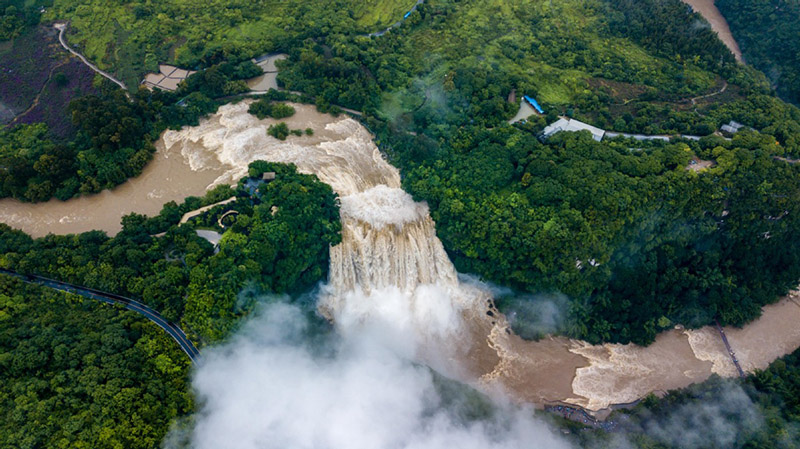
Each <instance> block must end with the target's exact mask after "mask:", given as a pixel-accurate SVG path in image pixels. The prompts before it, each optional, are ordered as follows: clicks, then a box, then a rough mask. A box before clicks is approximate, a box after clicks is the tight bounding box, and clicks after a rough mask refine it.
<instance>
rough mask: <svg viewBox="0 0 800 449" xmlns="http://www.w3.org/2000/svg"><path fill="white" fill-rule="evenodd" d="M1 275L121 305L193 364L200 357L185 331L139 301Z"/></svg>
mask: <svg viewBox="0 0 800 449" xmlns="http://www.w3.org/2000/svg"><path fill="white" fill-rule="evenodd" d="M0 273H4V274H8V275H10V276H14V277H16V278H19V279H21V280H22V281H23V282H27V283H29V284H37V285H42V286H45V287H49V288H52V289H54V290H59V291H63V292H68V293H74V294H76V295H80V296H83V297H84V298H89V299H94V300H97V301H102V302H105V303H108V304H119V305H121V306H122V307H124V308H126V309H128V310H131V311H134V312H136V313H139V314H140V315H143V316H144V317H145V318H147V319H148V320H150V321H152V322H153V323H155V324H156V326H158V327H160V328H161V329H163V330H164V331H165V332H166V333H167V334H169V336H170V337H172V339H173V340H175V341H176V342H177V343H178V345H180V347H181V349H182V350H183V352H185V353H186V355H188V356H189V359H190V360H191V361H192V362H197V360H198V359H199V357H200V351H198V350H197V348H196V347H195V346H194V344H192V342H191V341H190V340H189V338H187V337H186V334H185V333H184V332H183V330H181V328H180V327H178V325H176V324H175V323H171V322H169V321H167V320H166V319H164V317H162V316H161V315H160V314H159V313H158V312H156V311H155V310H153V309H151V308H150V307H147V306H146V305H144V304H142V303H140V302H139V301H136V300H134V299H131V298H127V297H125V296H120V295H115V294H113V293H107V292H102V291H100V290H95V289H93V288H89V287H82V286H79V285H74V284H70V283H67V282H61V281H56V280H53V279H49V278H46V277H43V276H37V275H34V274H22V273H17V272H16V271H13V270H7V269H4V268H0Z"/></svg>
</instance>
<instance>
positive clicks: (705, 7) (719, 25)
mask: <svg viewBox="0 0 800 449" xmlns="http://www.w3.org/2000/svg"><path fill="white" fill-rule="evenodd" d="M683 2H684V3H686V4H688V5H690V6H691V7H692V9H693V10H694V11H695V12H696V13H698V14H700V15H701V16H703V18H705V19H706V20H707V21H708V23H710V24H711V29H712V30H714V31H716V32H717V35H719V39H720V40H721V41H722V43H723V44H725V46H727V47H728V49H730V51H731V53H733V56H735V57H736V60H737V61H739V62H744V58H742V51H741V50H740V49H739V44H738V43H737V42H736V39H734V38H733V33H731V28H730V27H729V26H728V21H727V20H725V17H723V16H722V14H721V13H720V12H719V9H717V5H715V4H714V0H683Z"/></svg>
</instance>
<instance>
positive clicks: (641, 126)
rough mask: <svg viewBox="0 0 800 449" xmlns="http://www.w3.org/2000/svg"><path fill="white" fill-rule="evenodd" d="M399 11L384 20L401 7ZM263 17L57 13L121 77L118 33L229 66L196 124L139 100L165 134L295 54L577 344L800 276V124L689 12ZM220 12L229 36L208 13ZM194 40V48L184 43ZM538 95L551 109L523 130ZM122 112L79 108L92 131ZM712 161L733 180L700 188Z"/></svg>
mask: <svg viewBox="0 0 800 449" xmlns="http://www.w3.org/2000/svg"><path fill="white" fill-rule="evenodd" d="M379 3H380V8H378V7H377V5H376V9H375V10H376V11H377V10H387V8H388V9H391V8H394V7H398V8H399V6H398V5H401V4H402V3H403V2H391V1H388V0H387V1H384V2H379ZM148 5H149V4H148ZM263 7H264V5H262V4H260V3H259V4H257V5H251V7H250V8H246V7H244V5H239V4H237V3H235V2H234V3H231V2H225V4H224V6H223V4H221V3H216V2H211V3H208V4H204V5H203V6H201V7H199V8H196V9H191V10H190V9H188V6H187V5H185V4H182V3H180V2H162V3H161V4H158V5H155V4H153V5H149V6H143V7H139V6H136V5H133V4H129V5H127V6H125V7H123V8H122V9H121V10H122V11H121V12H119V13H117V12H116V11H114V10H113V8H110V6H109V5H107V4H106V3H105V2H100V1H90V0H85V1H62V2H56V4H55V5H54V8H53V9H52V10H51V11H50V12H48V15H49V16H51V17H55V16H59V17H64V18H70V19H71V20H72V29H74V30H75V33H76V34H75V35H73V36H71V39H72V40H73V41H75V42H78V43H80V44H81V47H82V48H83V50H84V51H86V52H87V54H89V55H90V56H93V57H95V58H96V59H97V60H99V61H101V62H103V61H104V62H105V63H107V64H109V65H111V66H113V67H114V68H115V69H118V70H123V71H124V70H127V69H125V68H124V63H122V61H119V62H115V61H117V58H121V59H124V60H125V61H137V60H140V59H137V58H133V57H128V56H123V55H124V54H125V53H124V52H120V51H115V52H109V51H108V49H109V48H110V47H109V46H108V42H110V39H111V38H110V37H109V34H108V33H106V31H108V32H109V33H111V31H114V30H117V31H119V32H120V33H121V34H119V35H118V39H120V40H119V41H118V42H119V44H120V45H121V46H120V47H119V48H120V49H121V48H124V45H123V44H124V43H125V42H129V41H130V42H134V41H136V40H135V39H134V37H133V35H130V34H126V33H125V32H122V31H124V30H132V31H131V32H132V33H144V32H145V30H147V31H148V33H149V34H148V36H147V37H146V38H145V37H142V38H141V39H144V41H143V42H151V43H152V45H151V44H147V45H144V46H140V47H141V48H145V49H146V48H149V47H148V46H150V47H151V48H162V49H163V48H167V47H169V48H172V50H174V54H172V53H158V55H157V56H158V58H159V60H161V59H160V58H163V57H169V58H170V59H174V60H176V61H178V62H179V63H184V64H188V65H190V66H193V65H195V64H198V65H200V66H203V65H205V66H208V67H210V69H208V70H206V71H203V72H200V73H199V74H197V75H195V76H194V77H192V78H190V80H189V82H187V83H186V85H185V86H184V87H183V88H182V89H183V91H182V92H180V94H181V95H186V94H187V93H189V92H192V91H194V93H192V95H194V96H196V97H197V98H196V100H197V101H196V103H197V104H199V105H200V106H199V107H197V108H196V109H195V110H196V113H195V114H192V115H191V116H190V117H189V118H183V117H178V118H177V119H174V118H170V117H171V116H170V114H172V112H170V111H173V110H174V111H178V112H183V111H184V109H185V108H180V107H178V108H174V107H170V106H169V105H170V104H171V103H170V101H172V102H175V101H176V100H175V99H172V100H169V99H170V98H173V97H170V96H169V95H168V94H167V95H165V94H157V95H150V94H148V95H145V94H140V95H139V96H137V101H136V102H135V103H134V106H136V107H138V108H141V110H142V111H144V113H143V114H140V116H141V117H142V119H141V120H139V121H135V122H132V123H134V124H136V123H141V125H137V126H141V127H142V129H143V130H144V131H145V132H150V133H151V136H154V134H155V133H156V132H158V130H160V129H163V128H164V127H165V126H167V125H171V124H182V123H187V122H189V121H191V120H196V117H197V116H199V115H201V114H202V113H204V112H207V111H209V110H213V107H214V104H213V102H212V101H211V100H210V99H211V98H214V97H217V96H220V95H224V94H225V93H226V92H236V90H235V89H234V90H228V87H229V86H230V87H231V88H232V89H233V86H235V81H233V80H235V79H238V78H237V77H235V76H233V77H231V76H230V75H229V77H228V78H225V77H222V78H221V79H222V81H223V82H222V83H220V82H218V79H219V77H217V76H216V75H215V74H216V73H220V72H222V73H225V72H224V71H223V70H221V69H218V68H215V67H218V66H217V65H214V64H231V63H237V62H238V61H242V60H244V59H245V58H247V57H250V56H254V55H257V54H260V53H263V52H267V51H285V52H288V54H289V59H288V60H287V61H286V62H284V63H282V64H281V68H282V70H281V73H280V74H279V82H280V83H282V84H283V85H284V86H285V87H286V88H289V89H291V90H298V91H302V92H304V93H305V94H308V95H310V96H313V97H315V98H316V101H317V103H318V104H319V105H321V106H323V107H324V106H326V105H328V104H338V105H342V106H348V107H353V108H357V109H361V110H364V112H365V113H366V115H365V120H364V121H365V123H366V124H367V126H368V127H369V128H370V129H371V130H372V131H373V132H374V133H376V135H377V138H378V142H379V144H380V145H381V147H382V148H383V149H384V150H385V151H386V152H387V153H388V154H389V156H390V157H391V158H392V159H393V162H394V163H396V164H397V165H399V166H400V167H401V169H402V170H403V173H404V178H405V180H404V185H405V187H406V188H407V189H408V190H409V191H410V192H412V193H413V194H414V195H415V197H416V198H418V199H424V200H428V201H429V203H430V204H431V213H432V215H433V217H434V219H435V220H436V221H437V225H438V232H439V235H440V236H441V238H442V240H443V242H444V244H445V246H446V248H447V249H448V251H449V252H450V254H451V256H452V257H453V259H454V260H455V262H456V264H457V265H458V267H459V268H460V269H462V270H465V271H470V272H475V273H477V274H478V275H480V276H481V277H483V278H485V279H487V280H491V281H494V282H498V283H501V284H505V285H511V286H513V287H515V288H517V289H519V290H522V291H525V292H562V293H566V294H567V295H568V296H569V297H570V304H571V306H570V314H569V316H570V320H569V327H568V329H567V332H568V333H569V334H570V335H571V336H575V337H580V338H585V339H588V340H590V341H593V342H598V341H619V342H627V341H635V342H639V343H647V342H650V341H652V338H653V337H654V336H655V334H656V333H657V332H658V331H659V330H660V329H662V328H664V327H665V326H669V325H670V323H674V322H680V323H683V324H687V325H692V326H695V325H702V324H706V323H709V322H711V320H713V319H714V318H717V319H720V320H721V321H722V322H724V323H729V324H741V323H744V322H746V321H747V320H750V319H752V318H754V317H755V316H757V314H758V310H759V307H760V306H761V305H763V304H764V303H767V302H770V301H773V300H774V299H775V298H777V296H778V295H779V294H782V293H784V292H785V291H786V290H787V289H788V288H789V287H790V286H791V285H792V284H793V283H794V282H795V281H796V278H797V275H798V269H800V264H798V261H797V260H796V258H795V257H794V256H793V254H794V253H795V251H794V248H795V247H794V243H793V242H795V241H797V240H796V239H795V238H794V232H795V231H794V229H795V228H796V223H795V218H794V217H795V216H796V215H797V214H796V213H795V212H794V210H793V204H796V202H794V199H796V197H797V193H798V192H797V188H796V186H795V183H793V182H792V179H793V177H794V176H795V175H796V173H795V172H796V167H795V166H794V165H792V164H788V163H786V162H782V161H779V160H776V159H775V157H783V156H790V157H791V156H795V155H800V141H799V140H798V138H799V137H800V111H798V110H797V109H796V108H793V107H791V106H788V105H786V104H783V103H782V102H780V101H778V100H776V99H775V98H773V97H770V96H769V95H768V93H769V89H768V86H767V85H766V84H765V83H764V79H763V77H761V76H760V75H759V74H758V73H757V72H755V71H753V70H752V69H748V68H746V67H743V66H740V65H738V64H736V63H735V61H734V59H733V56H732V55H731V54H730V52H729V51H728V50H727V48H726V47H725V46H724V45H722V43H720V42H719V41H718V40H717V39H716V38H715V37H714V35H713V33H712V32H711V31H710V30H709V29H708V28H707V27H703V26H697V25H698V23H702V20H703V19H702V18H701V17H700V16H699V15H697V14H694V13H692V12H691V9H690V8H689V7H688V6H686V5H685V4H683V3H681V2H680V1H679V0H669V1H666V2H664V1H656V0H646V1H642V2H622V3H620V2H610V1H605V0H563V1H558V2H542V1H534V0H526V1H522V2H506V1H500V0H470V1H453V0H432V1H428V2H425V3H424V4H422V5H420V6H419V8H418V9H417V11H416V12H414V13H412V14H411V15H410V16H409V18H408V19H407V20H405V21H404V22H403V24H402V26H400V27H398V28H395V29H393V30H391V31H390V32H388V33H386V34H384V35H382V36H377V37H368V36H366V35H364V34H363V33H364V32H366V28H365V27H364V26H362V24H359V23H358V17H356V16H357V14H355V13H353V8H352V7H351V6H348V3H347V2H340V3H336V4H334V5H332V6H330V7H328V8H313V7H312V5H310V4H308V3H303V4H300V3H294V2H286V3H282V4H281V5H280V7H279V8H278V9H274V10H272V12H271V13H270V14H269V15H268V16H269V17H270V19H269V20H267V19H266V18H265V17H267V16H263V15H259V14H260V12H259V11H262V9H260V8H263ZM404 8H405V6H404ZM279 10H280V11H281V12H283V13H284V14H278V12H279ZM165 11H169V12H170V14H169V15H166V14H163V15H161V14H159V12H165ZM115 14H118V16H119V18H118V19H117V20H116V21H113V22H111V21H104V20H103V19H102V18H103V17H110V16H111V15H115ZM212 15H213V16H214V17H215V22H214V23H213V24H212V23H209V22H208V21H207V20H206V19H203V18H204V17H206V18H208V17H211V16H212ZM165 16H166V17H165ZM115 17H117V16H116V15H115ZM169 17H184V18H186V17H192V18H194V19H195V20H192V21H188V20H184V21H177V20H173V21H170V20H171V19H168V18H169ZM219 17H223V18H225V19H224V20H220V19H219ZM109 24H112V25H113V26H112V25H109ZM256 24H258V26H256ZM109 26H110V27H111V28H113V30H112V29H111V28H108V27H109ZM153 27H156V28H153ZM98 30H104V31H103V32H98ZM158 30H161V32H160V33H159V32H158ZM201 30H202V33H200V31H201ZM248 30H249V31H252V32H255V30H260V31H259V33H261V34H258V35H257V36H256V35H252V34H248V32H249V31H248ZM114 32H116V31H114ZM178 34H180V35H181V36H185V37H187V38H188V41H183V40H180V41H173V40H171V39H172V38H171V37H170V36H174V35H178ZM137 35H138V34H137ZM203 36H205V37H203ZM223 36H227V37H230V39H228V40H226V41H225V42H224V43H223V42H222V40H223ZM126 39H129V40H126ZM146 51H149V50H146ZM153 51H155V50H153ZM154 54H156V53H154ZM173 56H174V57H173ZM223 61H229V62H223ZM231 73H233V72H231ZM228 80H230V81H228ZM231 83H233V84H231ZM187 89H188V90H187ZM723 92H724V94H723ZM523 94H526V95H532V96H534V97H536V98H538V99H539V101H540V102H541V103H542V105H543V106H544V108H545V110H546V112H547V114H548V115H547V117H541V118H538V119H535V120H532V121H531V122H530V123H528V124H526V125H522V126H515V127H511V126H509V125H508V124H507V122H506V121H507V120H508V118H510V117H511V116H512V115H513V114H514V113H515V112H516V109H517V108H518V104H519V103H518V101H519V98H520V97H521V96H522V95H523ZM513 97H516V101H514V102H511V101H509V99H513ZM693 97H696V98H700V100H697V99H695V98H693ZM188 98H190V99H195V97H192V96H190V97H188ZM159 102H160V103H159ZM103 104H104V103H103V102H101V101H98V100H92V101H88V102H87V101H84V102H78V103H76V107H77V108H78V109H76V111H78V115H77V118H80V117H81V113H82V111H83V112H89V111H93V110H95V109H97V108H98V107H99V108H100V110H102V107H103V106H102V105H103ZM158 104H163V105H164V106H157V107H152V106H151V105H158ZM207 104H208V105H209V106H205V105H207ZM558 114H566V115H571V116H578V117H582V118H584V119H585V120H589V121H591V122H592V123H593V124H596V125H598V126H603V127H605V128H606V129H613V130H616V131H631V132H645V133H676V134H677V133H688V134H697V135H708V134H710V133H711V132H713V131H715V130H716V129H718V128H719V126H720V125H722V124H723V123H727V122H728V121H730V120H736V121H739V122H741V123H743V124H745V125H747V126H749V127H752V128H753V129H755V130H757V131H758V132H759V133H760V134H759V133H749V132H746V131H745V132H743V133H742V134H741V135H739V136H737V137H736V138H735V139H734V140H732V141H726V140H724V139H720V138H716V137H708V138H706V139H704V140H701V141H699V142H689V141H687V142H685V143H673V144H668V145H665V144H652V145H650V144H642V143H636V144H631V143H628V142H603V143H599V144H598V143H594V142H592V141H590V140H587V138H586V137H585V136H584V137H582V136H560V137H558V138H556V139H555V140H554V141H552V142H549V143H547V144H542V143H540V142H538V141H537V139H536V133H537V132H538V131H539V130H540V129H541V127H542V125H543V124H544V123H546V122H547V121H548V120H554V119H555V118H556V117H557V115H558ZM91 115H92V114H87V117H89V116H91ZM102 122H103V121H102V120H101V121H97V120H95V121H94V122H93V121H91V120H86V121H83V122H79V123H81V126H82V129H83V130H84V132H86V133H88V135H89V136H95V135H96V136H97V137H96V138H94V140H95V141H93V143H94V144H93V147H95V148H96V147H100V148H102V139H103V138H104V136H107V135H108V134H107V133H105V131H104V129H105V125H104V126H94V125H95V124H100V123H102ZM110 123H116V122H115V121H113V120H112V121H111V122H110ZM86 125H88V127H87V126H86ZM124 135H125V134H124V133H123V134H121V136H124ZM137 135H139V134H137ZM692 158H699V159H704V160H708V161H709V163H711V164H712V165H713V164H715V166H714V167H713V168H711V169H710V170H708V171H706V172H704V173H700V174H695V173H694V172H689V171H687V170H686V167H687V166H688V165H689V161H690V160H691V159H692ZM85 172H86V171H85V170H84V171H81V173H85ZM89 173H91V172H89ZM108 173H111V174H114V173H117V171H116V170H112V171H110V172H108ZM98 175H102V177H100V176H97V177H96V178H97V179H98V181H99V180H101V179H106V177H107V176H108V174H107V173H106V172H102V171H98ZM124 175H125V173H119V176H117V178H123V177H124ZM19 178H20V177H18V176H17V177H14V179H19ZM114 179H116V178H114ZM90 191H91V189H90ZM770 217H772V218H770ZM775 217H779V219H775ZM659 323H660V324H659Z"/></svg>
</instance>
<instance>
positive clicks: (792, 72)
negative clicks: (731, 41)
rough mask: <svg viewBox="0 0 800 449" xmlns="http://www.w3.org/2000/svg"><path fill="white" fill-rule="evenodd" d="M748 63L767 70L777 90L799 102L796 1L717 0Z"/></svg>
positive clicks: (799, 43) (799, 47)
mask: <svg viewBox="0 0 800 449" xmlns="http://www.w3.org/2000/svg"><path fill="white" fill-rule="evenodd" d="M716 5H717V7H718V8H719V10H720V12H721V13H722V15H724V16H725V18H726V19H727V20H728V24H729V25H730V27H731V32H732V33H733V36H734V37H735V38H736V41H737V42H738V43H739V46H740V47H741V49H742V54H743V55H744V58H745V59H746V60H747V62H748V63H749V64H752V65H754V66H755V67H757V68H758V69H759V70H761V71H763V72H764V73H766V74H767V76H768V77H769V79H770V80H771V81H772V83H773V85H774V86H775V88H776V89H777V91H778V94H779V95H780V96H781V97H783V98H784V99H786V100H787V101H791V102H792V103H795V104H800V34H798V32H797V26H798V23H800V4H798V3H797V2H796V1H792V0H719V1H717V2H716Z"/></svg>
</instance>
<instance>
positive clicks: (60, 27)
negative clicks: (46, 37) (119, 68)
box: [53, 23, 128, 91]
mask: <svg viewBox="0 0 800 449" xmlns="http://www.w3.org/2000/svg"><path fill="white" fill-rule="evenodd" d="M53 27H54V28H55V29H57V30H58V41H59V42H61V46H62V47H64V49H65V50H67V51H68V52H70V53H72V54H73V55H75V56H77V57H78V58H80V60H81V61H83V63H84V64H86V65H87V66H89V68H90V69H92V70H94V71H95V72H97V73H99V74H100V75H103V76H104V77H106V78H108V79H110V80H111V81H113V82H114V83H116V84H117V85H118V86H119V87H121V88H122V90H125V91H127V90H128V88H127V87H126V86H125V84H124V83H123V82H122V81H120V80H118V79H116V78H114V77H113V76H111V74H109V73H108V72H105V71H103V70H100V68H99V67H97V66H96V65H94V64H92V63H91V62H89V60H88V59H86V57H85V56H83V55H82V54H80V53H78V52H77V51H75V50H73V49H72V48H70V46H69V45H67V41H66V39H64V32H65V31H66V30H67V24H66V23H57V24H55V25H53Z"/></svg>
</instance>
